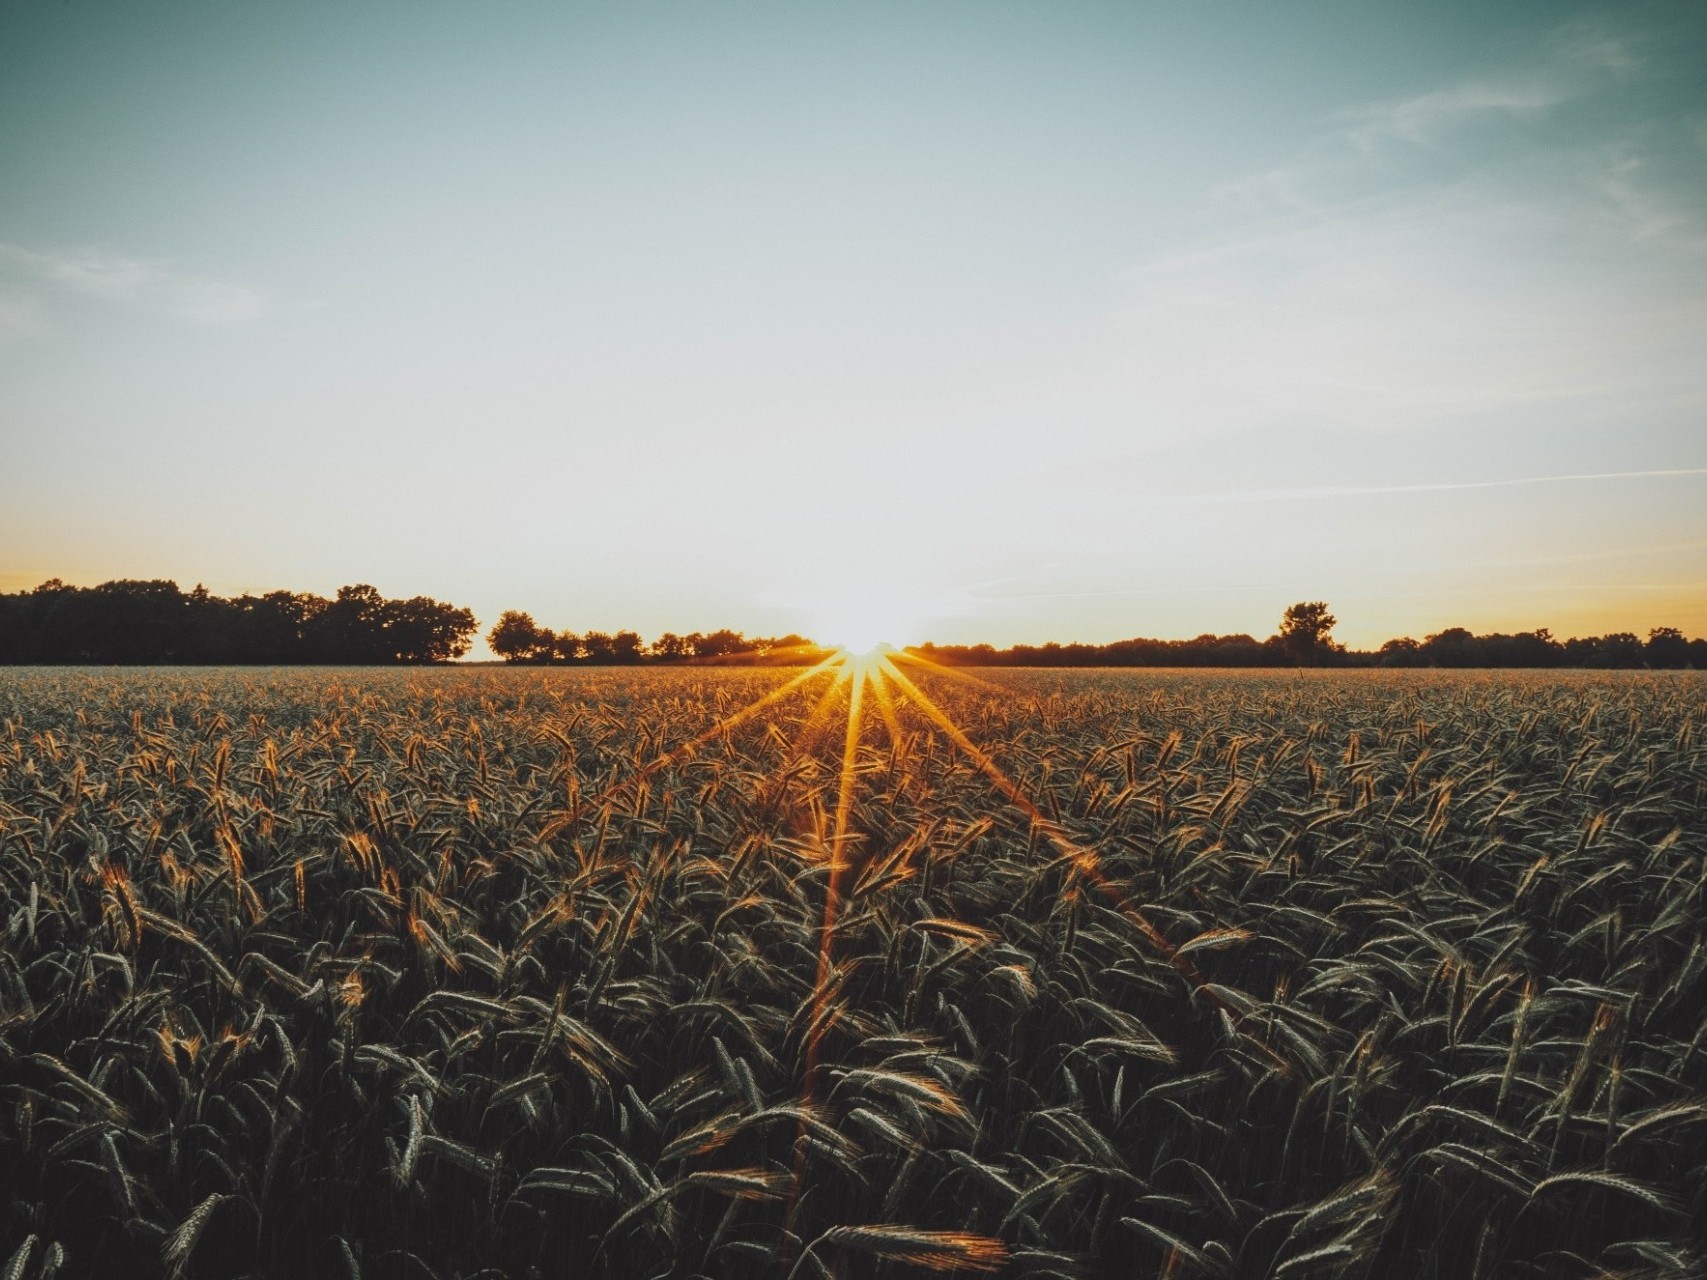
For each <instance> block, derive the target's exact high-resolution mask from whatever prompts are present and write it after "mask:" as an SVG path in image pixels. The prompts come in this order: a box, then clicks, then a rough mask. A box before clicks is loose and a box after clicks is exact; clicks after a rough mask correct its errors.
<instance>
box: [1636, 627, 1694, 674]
mask: <svg viewBox="0 0 1707 1280" xmlns="http://www.w3.org/2000/svg"><path fill="white" fill-rule="evenodd" d="M1645 653H1646V657H1647V660H1648V665H1649V666H1650V667H1683V666H1687V665H1689V641H1688V640H1686V639H1684V637H1683V632H1681V631H1679V630H1678V629H1677V628H1676V627H1655V628H1654V629H1653V630H1652V631H1650V632H1648V643H1647V645H1646V649H1645Z"/></svg>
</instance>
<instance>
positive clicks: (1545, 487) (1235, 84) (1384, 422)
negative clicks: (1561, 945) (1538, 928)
mask: <svg viewBox="0 0 1707 1280" xmlns="http://www.w3.org/2000/svg"><path fill="white" fill-rule="evenodd" d="M1703 65H1707V7H1703V6H1700V5H1698V4H1690V3H1659V4H1647V3H1640V2H1637V3H1619V4H1612V5H1573V4H1570V3H1545V4H1542V3H1526V2H1524V0H1511V2H1508V3H1501V4H1497V5H1489V4H1486V3H1479V2H1478V3H1454V2H1450V0H1448V2H1442V3H1431V4H1428V5H1414V4H1398V3H1385V2H1382V0H1344V2H1335V3H1327V2H1324V0H1300V2H1298V3H1288V4H1286V5H1271V4H1257V3H1242V4H1232V3H1219V2H1209V3H1202V4H1191V5H1183V4H1169V5H1161V4H1142V3H1122V4H1085V3H1061V4H1048V5H1043V4H1036V3H1029V2H1028V3H1004V2H1003V0H980V2H978V3H967V4H956V3H916V2H910V3H897V4H892V5H891V4H882V3H861V4H812V3H790V4H774V5H762V4H719V3H697V4H650V3H632V4H614V3H613V4H608V5H605V4H584V5H574V4H564V3H545V2H543V0H506V2H505V3H501V4H474V3H469V2H468V0H458V2H456V3H437V2H435V0H409V2H408V3H388V2H385V0H365V2H358V3H353V4H352V3H329V2H328V3H308V2H306V0H305V2H303V3H280V4H273V5H265V6H262V5H233V4H229V3H223V2H219V3H216V2H205V3H204V2H190V0H110V2H109V0H64V2H63V3H52V4H50V3H40V4H36V3H31V4H11V5H6V6H3V7H0V590H22V589H27V588H29V587H32V586H34V585H36V584H37V583H39V582H41V581H44V580H46V579H48V578H51V577H59V578H62V579H65V580H66V581H69V582H76V583H82V584H85V585H92V584H94V583H96V582H100V581H104V580H107V579H111V578H173V579H175V580H177V581H178V582H179V583H180V584H181V585H183V586H185V587H186V588H187V587H189V586H190V585H193V584H194V583H197V582H201V583H205V584H206V585H207V586H208V588H209V589H210V590H213V591H215V592H218V593H221V594H236V593H240V592H243V591H255V592H260V591H266V590H272V589H275V588H280V587H284V588H290V589H293V590H300V591H316V592H319V593H321V594H331V593H333V592H335V590H336V589H337V587H338V586H340V585H342V584H345V583H355V582H366V583H372V584H373V585H375V586H376V587H378V588H379V590H380V591H381V592H383V593H384V594H385V595H387V596H394V597H395V596H409V595H416V594H425V595H431V596H434V597H436V598H439V599H442V600H447V601H451V602H453V603H456V604H459V605H466V606H469V607H471V608H472V609H473V610H474V611H475V613H476V614H477V615H478V616H479V618H480V619H481V623H482V629H483V630H484V629H485V628H487V627H489V626H490V625H491V623H493V622H494V621H496V619H497V616H498V614H499V612H500V611H502V610H505V609H521V610H525V611H527V612H529V613H531V614H532V615H533V616H534V618H535V619H536V621H538V622H539V623H540V624H542V625H545V626H550V627H554V628H558V629H568V630H572V631H577V632H580V631H586V630H590V629H597V630H605V631H612V630H617V629H624V628H628V629H633V630H637V631H639V632H640V633H641V634H642V635H644V636H646V637H648V638H651V637H654V636H656V635H657V634H659V633H661V632H663V631H677V632H686V631H692V630H713V629H716V628H719V627H733V628H735V629H737V630H742V631H746V632H748V633H749V634H773V635H774V634H780V633H783V632H788V631H800V632H803V633H805V634H807V635H810V636H813V637H814V638H816V639H819V640H823V641H826V642H831V641H836V640H839V639H842V638H843V637H844V636H845V635H846V634H850V633H852V632H855V631H858V632H860V633H861V634H865V633H867V632H871V633H873V634H877V635H881V636H882V637H883V638H886V639H889V640H892V641H893V642H896V643H909V642H915V641H920V640H925V639H932V640H936V641H938V642H943V643H965V642H978V641H988V642H991V643H995V644H998V645H1005V644H1011V643H1030V642H1038V641H1043V640H1048V639H1060V640H1082V641H1090V642H1107V641H1111V640H1115V639H1119V638H1124V637H1130V636H1156V637H1165V638H1184V637H1190V636H1195V635H1197V634H1200V633H1203V632H1214V633H1233V632H1248V633H1251V634H1254V635H1257V636H1259V637H1260V636H1264V635H1268V634H1270V633H1272V632H1273V631H1274V630H1275V629H1276V627H1277V625H1278V622H1279V619H1280V615H1281V613H1282V611H1283V610H1284V609H1285V607H1286V606H1287V605H1288V604H1290V603H1292V602H1294V601H1298V600H1316V599H1322V600H1326V601H1327V602H1328V603H1329V604H1330V606H1331V607H1332V609H1333V611H1334V613H1335V615H1336V616H1337V617H1338V618H1339V620H1340V625H1339V627H1338V629H1337V631H1336V633H1335V634H1336V636H1337V637H1338V638H1339V639H1341V640H1343V641H1346V642H1348V643H1351V644H1353V645H1378V644H1379V643H1380V642H1381V641H1382V640H1384V639H1386V638H1388V637H1391V636H1397V635H1413V636H1416V637H1418V638H1421V637H1423V636H1425V635H1427V634H1429V633H1431V632H1435V631H1439V630H1443V629H1444V628H1446V627H1449V626H1468V627H1470V628H1471V629H1472V630H1476V631H1479V632H1482V631H1492V630H1505V631H1516V630H1528V629H1531V628H1534V627H1543V626H1545V627H1550V628H1552V629H1553V631H1554V633H1555V634H1556V635H1560V636H1565V635H1572V634H1600V633H1603V632H1606V631H1614V630H1628V631H1635V632H1637V633H1638V634H1645V633H1646V632H1647V630H1648V629H1650V628H1652V627H1657V626H1677V627H1680V628H1682V629H1683V630H1684V631H1685V632H1687V633H1688V634H1690V635H1702V634H1707V519H1704V516H1707V77H1702V76H1701V75H1700V74H1699V69H1700V67H1701V66H1703ZM477 652H478V651H477Z"/></svg>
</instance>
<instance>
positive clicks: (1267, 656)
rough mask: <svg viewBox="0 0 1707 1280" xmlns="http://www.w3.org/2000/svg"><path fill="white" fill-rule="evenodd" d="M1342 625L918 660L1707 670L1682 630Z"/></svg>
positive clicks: (1304, 622) (1292, 612)
mask: <svg viewBox="0 0 1707 1280" xmlns="http://www.w3.org/2000/svg"><path fill="white" fill-rule="evenodd" d="M1336 622H1337V619H1335V617H1334V616H1333V614H1331V613H1330V612H1328V606H1327V605H1326V604H1325V603H1324V602H1323V601H1320V600H1309V601H1300V602H1299V603H1298V604H1295V605H1292V606H1291V607H1290V608H1288V609H1287V610H1286V613H1285V615H1284V616H1283V617H1282V618H1281V620H1280V629H1279V630H1278V631H1277V632H1276V633H1275V634H1274V635H1272V636H1269V637H1268V639H1266V640H1258V639H1256V638H1255V637H1254V636H1248V635H1230V636H1216V635H1201V636H1198V637H1197V638H1196V639H1194V640H1144V639H1134V640H1116V641H1115V642H1113V643H1112V644H1102V645H1095V644H1056V643H1053V642H1052V643H1049V644H1041V645H1024V644H1022V645H1014V646H1012V647H1011V648H1007V649H995V648H992V647H991V646H989V645H987V644H980V645H932V644H926V645H920V646H918V652H919V653H921V654H923V655H925V656H927V657H929V658H931V659H933V660H934V661H937V662H941V663H944V664H946V665H949V666H990V667H1533V668H1547V667H1558V668H1563V667H1593V668H1602V669H1606V668H1610V669H1637V668H1660V669H1682V668H1694V669H1696V670H1701V669H1707V640H1690V639H1686V638H1685V637H1684V635H1683V633H1682V632H1681V631H1679V630H1678V629H1677V628H1675V627H1656V628H1655V629H1654V630H1652V631H1650V632H1648V638H1647V640H1646V641H1643V640H1642V639H1640V638H1639V637H1637V636H1636V635H1634V634H1632V633H1630V632H1627V631H1619V632H1614V633H1612V634H1610V635H1604V636H1584V637H1573V638H1571V639H1569V640H1562V641H1561V640H1556V639H1554V638H1553V634H1552V632H1551V631H1549V630H1548V629H1547V628H1546V627H1541V628H1539V629H1537V630H1535V631H1522V632H1518V633H1517V634H1515V635H1504V634H1501V633H1498V632H1495V633H1491V634H1488V635H1481V636H1478V635H1474V634H1472V633H1471V632H1470V631H1469V630H1468V629H1466V628H1464V627H1448V628H1447V629H1446V630H1445V631H1439V632H1436V633H1434V634H1433V635H1430V636H1428V637H1427V638H1426V639H1423V640H1416V639H1413V638H1411V637H1409V636H1403V637H1400V638H1398V639H1394V640H1389V641H1387V642H1386V643H1385V644H1383V645H1382V646H1381V647H1380V648H1379V649H1373V650H1357V649H1348V648H1346V647H1345V646H1344V645H1342V644H1340V643H1339V642H1338V641H1336V640H1334V638H1333V635H1332V632H1333V629H1334V626H1335V625H1336Z"/></svg>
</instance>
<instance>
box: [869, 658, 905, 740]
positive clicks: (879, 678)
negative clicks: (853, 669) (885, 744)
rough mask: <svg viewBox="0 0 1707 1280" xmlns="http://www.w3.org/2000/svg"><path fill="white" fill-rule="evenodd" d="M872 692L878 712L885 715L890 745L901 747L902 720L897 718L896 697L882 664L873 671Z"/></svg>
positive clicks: (885, 727)
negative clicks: (890, 691) (890, 687)
mask: <svg viewBox="0 0 1707 1280" xmlns="http://www.w3.org/2000/svg"><path fill="white" fill-rule="evenodd" d="M871 692H872V694H873V695H874V696H875V697H876V699H877V713H878V715H880V716H882V717H883V727H884V729H885V730H886V731H887V732H888V734H889V746H890V748H891V749H892V750H895V749H899V748H900V746H901V740H902V735H903V731H902V729H901V721H900V720H899V719H897V718H896V715H895V699H894V698H892V697H891V696H890V694H889V681H888V680H887V679H886V678H885V677H884V675H883V668H882V667H881V666H878V667H877V668H876V669H875V670H874V671H873V672H872V675H871Z"/></svg>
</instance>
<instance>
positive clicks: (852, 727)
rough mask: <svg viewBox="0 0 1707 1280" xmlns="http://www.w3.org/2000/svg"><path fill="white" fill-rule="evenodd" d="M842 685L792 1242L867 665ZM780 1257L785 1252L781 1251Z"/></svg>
mask: <svg viewBox="0 0 1707 1280" xmlns="http://www.w3.org/2000/svg"><path fill="white" fill-rule="evenodd" d="M844 676H845V678H846V679H847V680H848V723H847V733H846V735H845V736H844V737H843V739H842V769H841V777H840V779H839V780H838V782H837V784H836V818H835V826H834V827H833V828H832V831H831V835H830V840H829V849H828V854H829V874H828V876H827V877H826V878H825V887H824V918H823V921H822V923H821V925H820V926H819V930H818V972H817V975H816V977H815V978H814V979H813V982H812V995H811V997H810V999H811V1006H812V1016H811V1017H810V1019H808V1021H807V1023H806V1039H805V1043H804V1045H803V1053H802V1057H803V1061H802V1067H801V1077H800V1114H801V1121H800V1132H799V1134H798V1135H797V1136H796V1138H795V1144H794V1177H793V1182H792V1186H791V1189H790V1192H789V1201H788V1210H787V1213H786V1214H785V1216H784V1223H783V1239H784V1241H785V1242H786V1241H787V1240H789V1239H791V1238H792V1236H793V1229H794V1221H795V1215H796V1213H797V1212H798V1211H799V1208H800V1199H801V1192H802V1189H803V1188H804V1186H805V1179H806V1150H807V1146H806V1136H807V1124H806V1117H807V1116H808V1115H809V1114H810V1113H811V1111H812V1106H813V1104H814V1103H815V1102H816V1101H817V1096H818V1051H819V1048H820V1046H821V1045H822V1043H823V1039H824V1033H825V1031H826V1030H828V1028H827V1026H826V1025H825V1018H824V1010H825V1004H826V1002H827V999H828V996H829V990H830V986H831V983H832V981H833V979H834V976H835V938H836V922H837V920H838V919H839V918H840V916H841V907H842V880H843V878H844V877H845V876H846V874H847V866H848V857H847V843H848V818H849V815H850V814H851V813H852V811H853V792H854V784H855V783H856V782H857V781H858V771H857V769H856V765H857V764H858V757H859V740H860V728H861V723H862V711H863V704H864V695H865V686H866V682H867V679H868V678H869V676H870V671H869V666H868V664H864V663H861V662H860V661H859V660H857V659H853V658H851V657H849V658H848V659H847V661H846V662H845V663H844ZM784 1252H785V1253H786V1252H787V1249H786V1245H785V1249H784Z"/></svg>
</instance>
